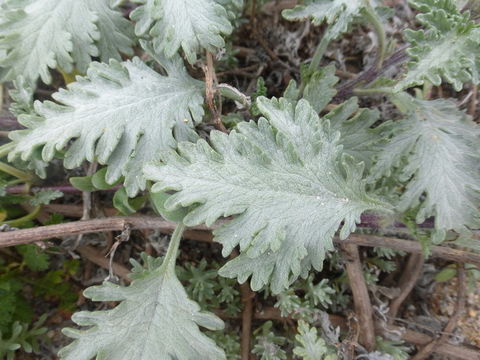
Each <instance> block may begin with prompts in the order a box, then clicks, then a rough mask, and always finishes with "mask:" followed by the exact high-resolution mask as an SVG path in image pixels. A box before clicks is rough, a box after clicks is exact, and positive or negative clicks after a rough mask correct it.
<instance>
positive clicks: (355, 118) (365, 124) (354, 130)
mask: <svg viewBox="0 0 480 360" xmlns="http://www.w3.org/2000/svg"><path fill="white" fill-rule="evenodd" d="M379 118H380V113H379V112H378V110H370V109H364V108H360V107H359V106H358V99H357V98H351V99H349V100H348V101H346V102H344V103H343V104H341V105H339V106H337V107H336V108H335V109H333V110H332V111H331V112H330V113H329V114H327V115H325V119H328V120H329V121H330V126H331V128H332V130H337V131H339V132H340V134H341V135H340V144H342V145H343V151H344V152H345V153H347V154H349V155H350V156H352V157H354V158H355V159H357V160H358V161H362V162H363V163H364V164H365V166H366V168H367V169H370V167H371V166H372V159H373V157H374V156H375V155H376V154H377V153H378V152H379V151H380V149H381V148H382V147H381V145H382V144H383V143H384V141H385V135H386V129H388V127H389V125H388V124H385V125H382V126H378V127H376V128H372V126H373V125H374V124H375V123H376V122H377V121H378V119H379Z"/></svg>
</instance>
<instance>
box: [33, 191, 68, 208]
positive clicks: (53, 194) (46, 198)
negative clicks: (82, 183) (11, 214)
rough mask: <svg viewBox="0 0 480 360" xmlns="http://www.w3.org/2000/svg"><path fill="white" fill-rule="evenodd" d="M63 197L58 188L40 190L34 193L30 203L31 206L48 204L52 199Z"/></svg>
mask: <svg viewBox="0 0 480 360" xmlns="http://www.w3.org/2000/svg"><path fill="white" fill-rule="evenodd" d="M61 197H63V193H62V192H61V191H58V190H41V191H38V192H37V193H35V195H34V196H33V198H31V199H30V204H32V205H33V206H39V205H48V204H50V203H51V202H52V201H53V200H56V199H59V198H61Z"/></svg>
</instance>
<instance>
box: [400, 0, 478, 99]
mask: <svg viewBox="0 0 480 360" xmlns="http://www.w3.org/2000/svg"><path fill="white" fill-rule="evenodd" d="M410 4H411V5H412V6H413V7H416V8H418V9H419V10H421V11H423V13H421V14H419V15H417V19H418V20H419V21H420V23H421V24H422V25H423V26H424V29H421V30H417V31H414V30H410V29H409V30H406V31H405V37H406V39H407V40H408V41H409V42H410V44H411V45H410V48H409V49H408V50H407V52H408V54H409V55H410V57H411V58H412V61H411V62H410V63H409V64H408V68H409V69H408V72H407V74H406V75H405V77H404V78H402V79H401V80H400V82H399V83H398V84H397V85H396V86H395V90H397V91H400V90H404V89H407V88H409V87H412V86H417V85H422V84H424V82H425V81H429V82H430V83H432V84H433V85H436V86H438V85H440V84H441V83H442V81H443V80H444V81H446V82H448V83H450V84H452V85H453V87H454V88H455V90H457V91H460V90H461V89H462V87H463V84H464V83H466V82H469V81H473V82H474V83H478V82H479V75H478V70H477V64H478V63H479V61H480V26H479V25H477V24H476V23H475V22H474V21H473V20H471V19H470V13H469V12H465V13H460V11H458V10H457V7H456V5H455V2H454V1H453V0H415V1H410Z"/></svg>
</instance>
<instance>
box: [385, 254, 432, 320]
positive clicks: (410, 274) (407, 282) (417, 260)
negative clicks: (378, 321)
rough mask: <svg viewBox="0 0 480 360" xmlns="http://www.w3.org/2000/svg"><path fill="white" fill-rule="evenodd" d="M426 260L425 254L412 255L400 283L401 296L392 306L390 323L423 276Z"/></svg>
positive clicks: (389, 313)
mask: <svg viewBox="0 0 480 360" xmlns="http://www.w3.org/2000/svg"><path fill="white" fill-rule="evenodd" d="M424 264H425V258H424V255H423V254H411V255H410V257H409V258H408V262H407V265H406V266H405V269H404V270H403V274H402V277H401V278H400V281H399V288H400V295H399V296H397V297H396V298H395V299H394V300H393V301H392V303H391V304H390V310H389V312H388V317H389V323H393V321H394V319H395V318H396V317H397V314H398V311H399V310H400V307H401V306H402V304H403V302H404V301H405V299H406V298H407V297H408V295H410V293H411V292H412V290H413V288H414V287H415V284H416V283H417V280H418V279H419V278H420V275H421V274H422V270H423V265H424Z"/></svg>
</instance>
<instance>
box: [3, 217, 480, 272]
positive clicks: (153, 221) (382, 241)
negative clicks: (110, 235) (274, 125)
mask: <svg viewBox="0 0 480 360" xmlns="http://www.w3.org/2000/svg"><path fill="white" fill-rule="evenodd" d="M127 223H128V224H130V226H131V228H132V230H142V229H158V230H159V231H161V232H164V233H171V232H173V230H174V228H175V223H173V222H171V221H166V220H163V219H162V218H160V217H156V216H126V217H120V216H119V217H107V218H102V219H93V220H86V221H74V222H70V223H65V224H58V225H48V226H40V227H37V228H31V229H23V230H15V231H10V232H3V233H0V247H7V246H14V245H20V244H31V243H34V242H37V241H40V240H47V239H52V238H56V237H57V238H58V237H63V236H69V235H78V234H88V233H95V232H104V231H122V230H123V229H124V226H125V224H127ZM221 223H222V222H221V221H220V222H218V223H217V224H215V225H213V226H212V228H208V227H206V226H203V225H200V226H195V227H192V228H190V229H189V230H187V231H186V232H185V238H187V239H191V240H199V241H211V239H212V235H211V233H210V230H212V229H214V228H216V227H218V225H219V224H221ZM335 243H336V244H355V245H358V246H366V247H383V248H388V249H395V250H402V251H406V252H409V253H413V254H421V253H422V247H421V245H420V244H419V243H418V242H415V241H410V240H403V239H396V238H392V237H384V236H373V235H368V236H367V235H359V234H351V235H350V236H349V238H348V239H346V240H339V239H338V238H336V239H335ZM431 252H432V254H431V257H432V258H442V259H445V260H449V261H453V262H460V263H469V264H474V265H476V266H480V255H479V254H475V253H470V252H467V251H463V250H457V249H452V248H449V247H445V246H432V248H431Z"/></svg>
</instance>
